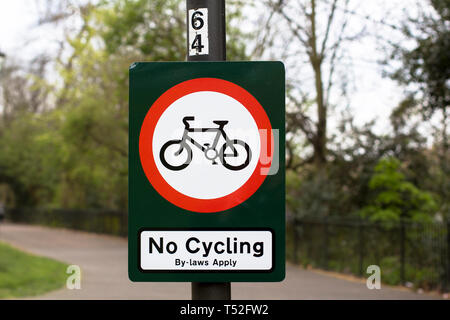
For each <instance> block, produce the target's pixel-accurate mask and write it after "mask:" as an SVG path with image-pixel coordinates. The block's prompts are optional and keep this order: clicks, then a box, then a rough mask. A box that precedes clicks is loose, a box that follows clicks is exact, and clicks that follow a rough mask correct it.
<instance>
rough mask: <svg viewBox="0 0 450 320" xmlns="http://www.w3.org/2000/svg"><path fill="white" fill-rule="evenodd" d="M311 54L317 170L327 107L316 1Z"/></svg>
mask: <svg viewBox="0 0 450 320" xmlns="http://www.w3.org/2000/svg"><path fill="white" fill-rule="evenodd" d="M311 9H312V10H311V38H310V39H311V53H310V60H311V65H312V67H313V71H314V78H315V89H316V103H317V130H316V141H315V143H314V162H315V164H316V166H317V167H318V168H320V167H322V166H323V165H324V164H325V162H326V143H327V107H326V105H325V100H324V93H323V81H322V61H323V57H322V56H321V54H320V53H319V52H318V50H317V34H316V1H315V0H311Z"/></svg>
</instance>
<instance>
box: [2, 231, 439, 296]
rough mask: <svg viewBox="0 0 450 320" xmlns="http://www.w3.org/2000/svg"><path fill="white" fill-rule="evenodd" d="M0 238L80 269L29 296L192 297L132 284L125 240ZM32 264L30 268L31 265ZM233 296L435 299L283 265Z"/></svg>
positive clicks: (183, 286)
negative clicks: (278, 277)
mask: <svg viewBox="0 0 450 320" xmlns="http://www.w3.org/2000/svg"><path fill="white" fill-rule="evenodd" d="M0 241H4V242H7V243H9V244H11V245H12V246H15V247H17V248H19V249H21V250H23V251H27V252H30V253H33V254H36V255H41V256H46V257H50V258H53V259H56V260H59V261H62V262H65V263H68V264H75V265H78V266H80V268H81V275H82V277H81V289H79V290H76V289H73V290H69V289H67V288H63V289H59V290H56V291H52V292H49V293H46V294H44V295H42V296H38V297H33V299H88V300H90V299H108V300H109V299H120V300H122V299H151V300H153V299H173V300H178V299H183V300H188V299H191V292H190V291H191V286H190V283H176V282H175V283H174V282H163V283H158V282H146V283H137V282H131V281H130V280H129V279H128V272H127V268H128V265H127V264H128V260H127V259H128V247H127V240H126V239H124V238H119V237H114V236H108V235H99V234H94V233H87V232H82V231H73V230H66V229H56V228H48V227H42V226H29V225H19V224H0ZM30 267H32V266H30ZM231 296H232V299H233V300H240V299H249V300H253V299H255V300H278V299H283V300H316V299H324V300H328V299H337V300H341V299H358V300H359V299H363V300H373V299H384V300H398V299H401V300H428V299H440V298H441V297H440V296H439V295H437V294H429V293H422V294H419V293H416V292H413V291H412V290H410V289H407V288H400V287H390V286H386V285H382V286H381V289H380V290H376V289H374V290H369V289H368V288H367V287H366V284H365V280H364V279H358V278H351V277H347V276H342V275H339V274H333V273H327V272H322V271H315V270H305V269H303V268H301V267H299V266H295V265H292V264H287V266H286V278H285V280H284V281H282V282H276V283H269V282H266V283H263V282H260V283H247V282H243V283H232V293H231Z"/></svg>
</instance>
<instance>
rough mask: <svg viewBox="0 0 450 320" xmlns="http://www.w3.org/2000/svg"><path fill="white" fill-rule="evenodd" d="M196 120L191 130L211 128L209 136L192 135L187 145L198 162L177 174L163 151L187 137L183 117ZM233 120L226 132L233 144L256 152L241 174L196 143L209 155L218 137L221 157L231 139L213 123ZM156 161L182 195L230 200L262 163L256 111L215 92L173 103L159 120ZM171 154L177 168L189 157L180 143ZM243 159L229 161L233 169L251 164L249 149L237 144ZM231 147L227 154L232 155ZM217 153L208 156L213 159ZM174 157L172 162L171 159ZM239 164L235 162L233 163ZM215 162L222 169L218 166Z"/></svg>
mask: <svg viewBox="0 0 450 320" xmlns="http://www.w3.org/2000/svg"><path fill="white" fill-rule="evenodd" d="M189 116H192V117H194V118H195V120H192V121H189V127H190V128H196V129H197V128H209V129H211V130H208V131H207V132H187V138H186V140H185V141H186V143H187V145H189V147H190V148H191V149H192V159H191V161H190V163H189V165H187V167H185V168H184V169H182V170H171V169H169V168H166V166H164V165H163V163H162V162H161V159H160V151H161V148H162V147H163V145H164V144H165V143H167V142H168V141H171V140H181V139H182V138H183V135H184V134H185V130H184V128H185V126H184V124H183V118H184V117H189ZM217 120H219V121H228V123H227V124H225V125H224V126H223V131H224V132H225V133H226V136H227V137H228V139H229V140H234V139H238V140H241V141H244V142H245V143H246V144H247V145H248V146H249V147H250V153H251V157H250V162H249V164H248V165H247V166H246V167H244V168H243V169H241V170H230V169H227V168H226V167H224V166H223V165H222V162H221V160H220V156H218V157H217V158H216V159H214V160H208V159H207V158H206V156H205V153H204V151H202V150H201V149H200V148H199V147H198V146H195V145H194V144H193V143H192V142H191V141H190V138H192V139H194V141H196V142H197V143H198V144H199V145H200V146H203V147H204V148H205V150H206V148H207V147H206V146H205V144H206V143H209V147H212V146H213V144H214V140H215V139H216V138H217V136H218V142H217V145H216V148H215V150H216V151H217V153H218V154H220V150H221V149H222V146H223V145H224V144H225V138H224V137H223V135H222V134H221V133H220V131H219V130H217V128H219V125H217V124H214V123H213V121H217ZM152 148H153V157H154V159H155V163H156V167H157V168H158V170H159V172H160V174H161V176H162V177H163V178H164V180H165V181H166V182H167V183H168V184H169V185H170V186H171V187H172V188H174V189H175V190H177V191H178V192H180V193H182V194H184V195H186V196H189V197H192V198H196V199H217V198H221V197H224V196H227V195H229V194H230V193H232V192H234V191H236V190H237V189H239V188H240V187H241V186H242V185H244V184H245V182H246V181H247V180H248V179H249V178H250V176H251V175H252V174H253V172H254V171H255V168H256V165H257V164H258V161H259V156H260V149H261V142H260V136H259V131H258V126H257V124H256V122H255V120H254V119H253V117H252V115H251V114H250V112H249V111H248V110H247V108H245V107H244V106H243V105H242V104H241V103H240V102H239V101H237V100H235V99H234V98H232V97H230V96H228V95H226V94H223V93H219V92H215V91H199V92H194V93H191V94H188V95H185V96H183V97H181V98H179V99H178V100H176V101H175V102H173V103H172V104H171V105H170V106H169V107H168V108H167V109H166V110H165V111H164V112H163V114H162V115H161V117H160V118H159V120H158V122H157V124H156V127H155V131H154V134H153V141H152ZM167 149H171V150H172V151H167V152H165V153H164V154H165V159H166V161H167V162H169V163H170V164H171V165H174V166H178V165H181V164H183V163H185V162H186V159H187V158H188V157H187V156H186V155H187V151H186V149H184V148H183V149H181V150H182V152H181V154H180V155H179V156H176V155H174V151H173V150H175V152H176V150H179V144H173V145H171V146H170V147H168V148H167ZM236 150H237V152H238V157H237V158H236V159H234V160H233V157H229V158H226V159H227V162H228V163H230V164H232V165H239V164H242V163H244V162H245V156H246V154H247V153H246V150H245V148H244V147H243V146H241V145H237V146H236ZM230 151H231V149H230V148H227V149H226V153H227V154H229V153H230ZM210 154H211V152H210V153H208V156H209V155H210ZM168 157H170V158H169V159H168ZM233 161H234V162H233ZM213 162H215V163H216V164H213Z"/></svg>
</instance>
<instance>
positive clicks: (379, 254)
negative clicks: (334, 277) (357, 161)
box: [6, 209, 450, 291]
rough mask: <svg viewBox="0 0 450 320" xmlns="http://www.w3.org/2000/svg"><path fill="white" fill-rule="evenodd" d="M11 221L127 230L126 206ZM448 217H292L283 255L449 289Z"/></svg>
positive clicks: (36, 212)
mask: <svg viewBox="0 0 450 320" xmlns="http://www.w3.org/2000/svg"><path fill="white" fill-rule="evenodd" d="M6 218H7V220H9V221H11V222H16V223H28V224H40V225H47V226H52V227H63V228H70V229H76V230H84V231H90V232H97V233H107V234H113V235H119V236H127V233H128V229H127V222H128V216H127V213H126V212H122V211H111V210H62V209H9V210H7V211H6ZM449 231H450V223H447V224H445V223H427V224H425V223H413V222H410V221H402V222H401V223H395V224H382V223H373V222H369V221H365V220H355V219H330V218H328V219H313V218H302V219H295V220H293V221H291V222H290V223H288V226H287V236H286V244H287V248H286V252H287V258H288V260H290V261H293V262H295V263H300V264H302V265H304V266H308V265H311V266H312V267H315V268H322V269H325V270H333V271H338V272H343V273H349V274H355V275H359V276H364V275H366V273H365V272H366V269H367V267H368V266H369V265H373V264H374V265H378V266H380V268H381V278H382V281H383V282H385V283H388V284H411V285H414V286H416V287H421V288H423V289H440V290H445V291H449V290H450V232H449Z"/></svg>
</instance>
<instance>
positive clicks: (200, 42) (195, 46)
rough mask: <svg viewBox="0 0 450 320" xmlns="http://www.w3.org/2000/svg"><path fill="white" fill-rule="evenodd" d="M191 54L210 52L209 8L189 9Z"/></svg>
mask: <svg viewBox="0 0 450 320" xmlns="http://www.w3.org/2000/svg"><path fill="white" fill-rule="evenodd" d="M188 15H189V16H188V19H189V21H188V26H189V27H188V30H189V31H188V37H189V38H188V43H189V48H188V49H189V56H198V55H206V54H209V39H208V8H199V9H191V10H189V11H188Z"/></svg>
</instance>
